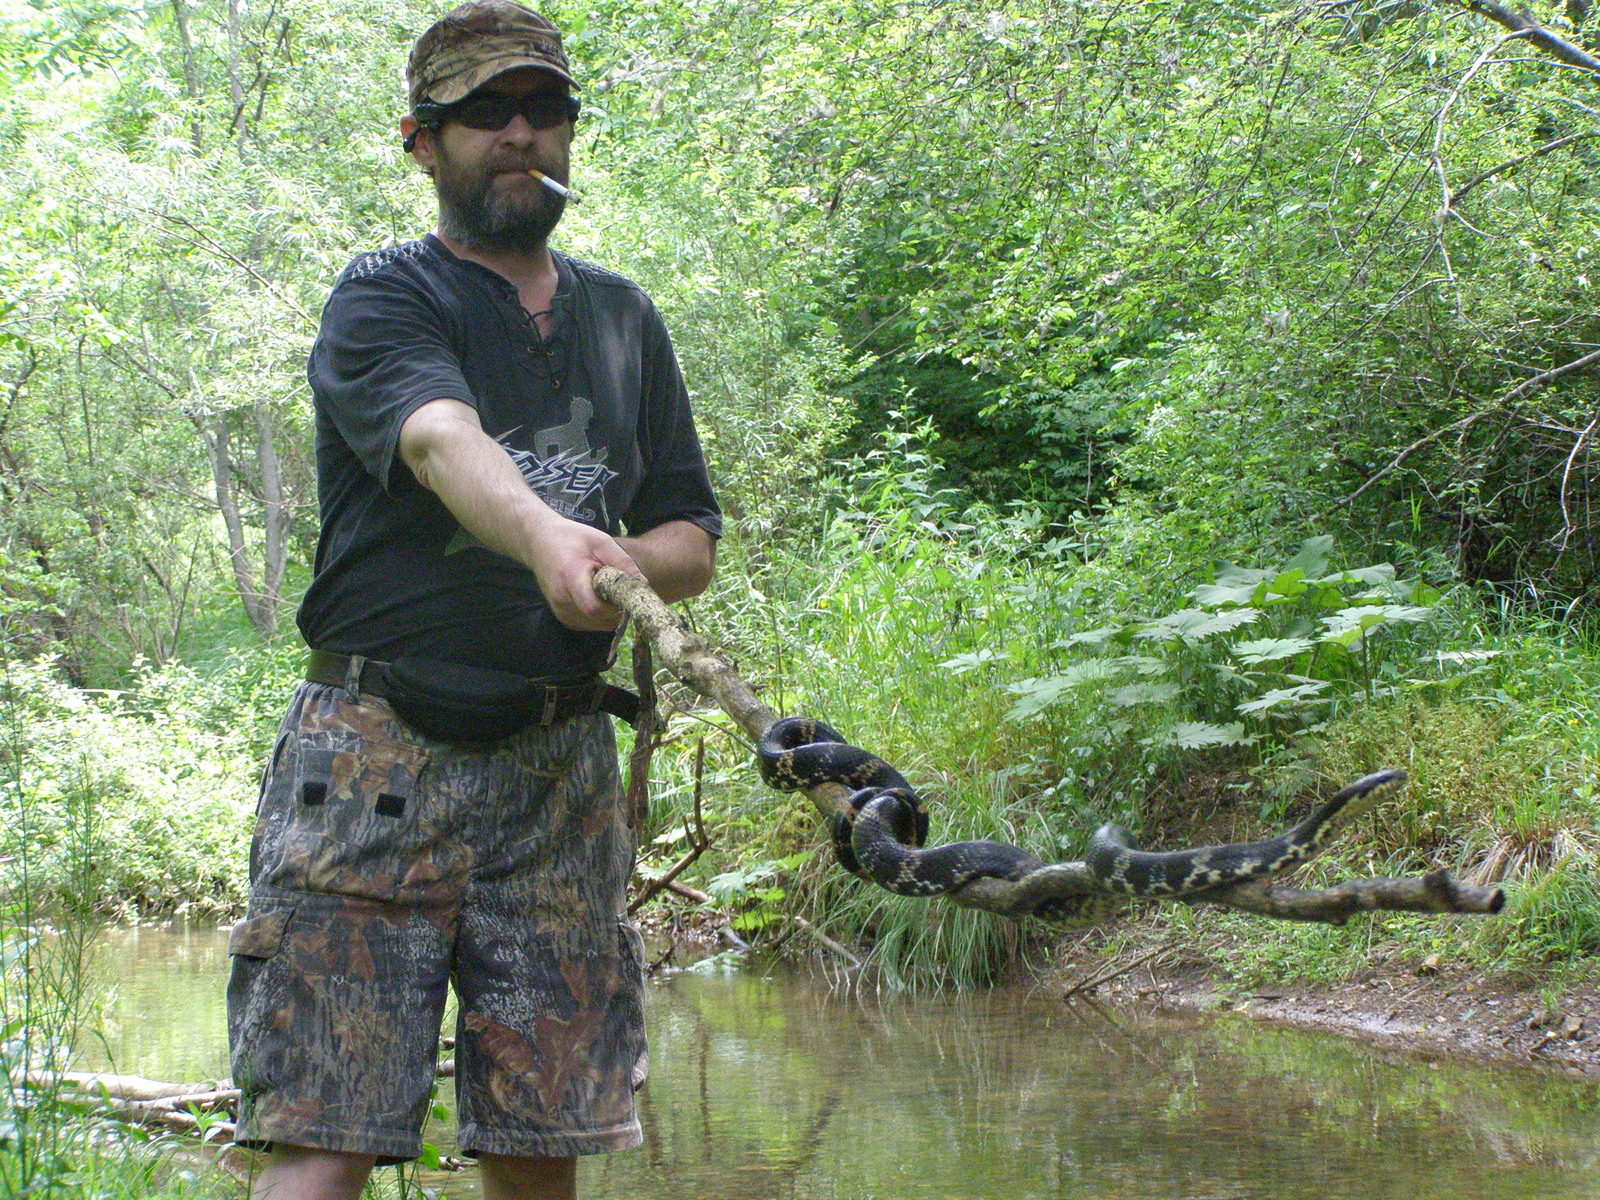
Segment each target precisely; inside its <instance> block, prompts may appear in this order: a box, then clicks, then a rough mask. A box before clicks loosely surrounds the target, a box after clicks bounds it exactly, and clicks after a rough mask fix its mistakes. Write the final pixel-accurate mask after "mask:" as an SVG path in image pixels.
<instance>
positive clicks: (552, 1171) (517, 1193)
mask: <svg viewBox="0 0 1600 1200" xmlns="http://www.w3.org/2000/svg"><path fill="white" fill-rule="evenodd" d="M478 1167H479V1169H480V1170H481V1172H482V1173H483V1200H576V1197H577V1195H578V1160H577V1159H575V1158H515V1157H512V1156H510V1155H505V1154H483V1155H480V1156H479V1158H478Z"/></svg>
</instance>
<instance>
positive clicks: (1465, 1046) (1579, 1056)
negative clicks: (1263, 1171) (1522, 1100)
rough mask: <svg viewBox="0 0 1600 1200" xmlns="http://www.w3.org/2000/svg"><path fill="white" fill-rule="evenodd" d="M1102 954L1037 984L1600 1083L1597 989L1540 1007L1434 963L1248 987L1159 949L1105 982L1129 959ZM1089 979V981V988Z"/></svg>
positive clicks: (1508, 988)
mask: <svg viewBox="0 0 1600 1200" xmlns="http://www.w3.org/2000/svg"><path fill="white" fill-rule="evenodd" d="M1140 957H1141V954H1140V953H1139V952H1133V953H1130V954H1128V955H1126V956H1124V959H1123V960H1122V962H1120V963H1118V962H1106V961H1105V960H1100V963H1099V965H1098V966H1097V967H1096V968H1095V969H1093V970H1083V969H1080V968H1078V967H1071V966H1067V967H1063V968H1060V969H1058V970H1054V971H1051V972H1050V973H1049V975H1048V976H1047V977H1046V980H1045V981H1044V986H1045V987H1046V988H1048V989H1049V990H1051V991H1053V992H1055V993H1056V994H1057V995H1061V996H1064V997H1067V999H1066V1002H1067V1003H1069V1004H1070V1003H1073V1002H1074V1001H1075V999H1076V998H1077V997H1078V996H1087V997H1091V998H1094V999H1098V1000H1101V1001H1106V1000H1110V1001H1112V1002H1115V1003H1120V1004H1133V1005H1139V1006H1142V1007H1149V1008H1165V1009H1174V1010H1179V1011H1187V1012H1206V1013H1233V1014H1237V1015H1239V1016H1242V1017H1246V1018H1248V1019H1251V1020H1257V1021H1271V1022H1274V1023H1277V1024H1280V1025H1288V1026H1291V1027H1293V1028H1296V1029H1307V1030H1314V1031H1318V1032H1322V1033H1333V1034H1338V1035H1341V1036H1344V1037H1350V1038H1356V1039H1359V1040H1361V1041H1365V1042H1369V1043H1372V1044H1374V1045H1377V1046H1381V1047H1384V1048H1386V1049H1390V1050H1393V1051H1395V1052H1396V1053H1404V1054H1408V1055H1412V1056H1415V1057H1419V1058H1423V1059H1437V1058H1444V1057H1449V1058H1472V1059H1480V1060H1493V1061H1500V1062H1515V1063H1520V1064H1522V1065H1525V1066H1532V1067H1535V1068H1540V1069H1545V1070H1555V1071H1561V1072H1564V1073H1565V1074H1568V1075H1571V1076H1574V1077H1578V1078H1588V1079H1595V1080H1600V988H1596V986H1595V985H1594V984H1592V983H1589V984H1582V985H1577V986H1568V987H1564V988H1562V989H1560V994H1559V996H1558V997H1557V998H1555V1000H1554V1002H1553V1004H1547V1003H1546V1000H1545V997H1544V994H1543V992H1542V989H1541V988H1540V987H1539V986H1537V985H1532V986H1530V985H1529V984H1527V983H1526V982H1525V981H1521V980H1517V979H1512V978H1507V977H1505V976H1495V975H1493V974H1490V973H1486V972H1484V971H1481V970H1464V969H1459V968H1452V967H1449V966H1443V965H1437V964H1433V963H1431V962H1430V963H1428V964H1425V965H1424V966H1423V967H1421V968H1417V967H1409V968H1408V967H1400V966H1394V967H1389V966H1383V967H1378V968H1373V969H1368V970H1365V971H1363V972H1361V973H1360V975H1359V976H1358V977H1357V978H1355V979H1352V980H1350V981H1349V982H1346V983H1339V984H1321V983H1296V982H1285V983H1283V984H1278V985H1270V986H1268V985H1259V984H1258V985H1253V986H1252V985H1246V984H1242V983H1239V982H1238V981H1236V980H1233V979H1230V978H1229V977H1228V976H1227V975H1226V973H1225V972H1224V971H1222V970H1220V969H1219V968H1218V967H1217V966H1216V965H1215V964H1214V963H1212V962H1209V961H1208V962H1197V961H1185V960H1182V959H1178V960H1177V961H1170V960H1164V959H1163V957H1162V956H1160V955H1157V956H1156V957H1154V958H1150V959H1149V960H1148V961H1146V962H1143V963H1140V964H1139V965H1137V966H1134V967H1132V969H1131V970H1128V971H1127V973H1126V974H1122V975H1120V976H1117V977H1116V978H1113V979H1107V980H1105V982H1102V983H1099V984H1094V980H1095V979H1097V978H1100V977H1102V976H1104V975H1106V974H1107V973H1108V972H1110V971H1112V970H1114V969H1115V968H1117V967H1118V966H1126V965H1127V964H1130V963H1133V962H1136V961H1137V960H1138V959H1139V958H1140ZM1086 985H1093V986H1086Z"/></svg>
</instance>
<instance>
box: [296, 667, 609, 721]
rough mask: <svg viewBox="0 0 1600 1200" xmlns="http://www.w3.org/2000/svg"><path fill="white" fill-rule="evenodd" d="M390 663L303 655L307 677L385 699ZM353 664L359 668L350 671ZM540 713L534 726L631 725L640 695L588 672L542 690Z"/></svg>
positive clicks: (315, 681)
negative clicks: (603, 720)
mask: <svg viewBox="0 0 1600 1200" xmlns="http://www.w3.org/2000/svg"><path fill="white" fill-rule="evenodd" d="M388 665H389V664H388V663H386V662H379V661H378V660H376V659H371V658H361V659H359V660H358V658H357V656H354V655H349V654H332V653H329V652H328V651H326V650H313V651H311V652H310V653H309V654H308V655H306V679H307V680H309V681H310V682H312V683H323V684H327V685H328V686H329V687H342V688H349V687H350V686H351V685H352V684H353V685H354V690H355V691H358V692H365V693H366V694H367V695H369V696H376V697H377V698H378V699H380V700H385V699H388V697H387V696H386V695H385V694H384V686H383V671H384V668H385V667H387V666H388ZM352 667H358V669H356V670H352ZM538 710H539V715H538V716H537V717H536V718H535V719H534V721H533V723H534V724H535V725H554V724H556V723H557V722H559V721H567V720H571V719H572V718H573V717H586V716H588V715H589V714H591V713H597V712H603V713H609V714H610V715H611V716H613V717H616V718H617V719H618V720H621V721H626V722H627V723H628V724H629V725H632V724H633V723H634V722H635V721H637V720H638V719H639V697H637V696H635V695H634V694H633V693H632V692H629V691H625V690H623V689H622V688H619V687H615V686H613V685H612V684H609V683H607V682H606V681H605V680H603V679H601V678H600V676H598V675H591V676H589V678H587V679H580V680H577V681H574V682H569V683H558V684H551V685H549V686H547V687H546V688H545V689H544V694H543V698H542V700H541V701H540V702H539V704H538Z"/></svg>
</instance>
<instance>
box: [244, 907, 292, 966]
mask: <svg viewBox="0 0 1600 1200" xmlns="http://www.w3.org/2000/svg"><path fill="white" fill-rule="evenodd" d="M293 915H294V909H292V908H286V909H283V910H282V911H280V912H274V913H267V914H266V915H265V916H260V917H250V918H248V919H246V920H243V921H240V922H239V923H238V924H237V925H235V926H234V927H233V929H232V930H231V931H229V933H228V953H229V954H237V955H239V956H240V957H241V958H271V957H272V956H273V955H274V954H276V953H277V952H278V948H279V947H280V946H282V945H283V935H284V934H285V933H287V932H288V930H289V918H290V917H292V916H293Z"/></svg>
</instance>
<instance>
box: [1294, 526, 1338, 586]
mask: <svg viewBox="0 0 1600 1200" xmlns="http://www.w3.org/2000/svg"><path fill="white" fill-rule="evenodd" d="M1332 551H1333V537H1332V535H1331V534H1326V533H1325V534H1322V535H1320V536H1318V537H1314V538H1307V539H1306V540H1305V541H1304V542H1302V543H1301V544H1300V549H1299V550H1298V551H1297V552H1296V553H1295V556H1294V557H1293V558H1291V559H1290V560H1289V561H1288V562H1286V563H1284V564H1283V567H1282V570H1283V571H1285V572H1288V571H1299V572H1301V574H1302V576H1304V577H1310V576H1313V575H1320V574H1321V573H1322V572H1323V571H1324V570H1325V569H1326V568H1327V566H1328V555H1329V554H1330V553H1331V552H1332Z"/></svg>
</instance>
